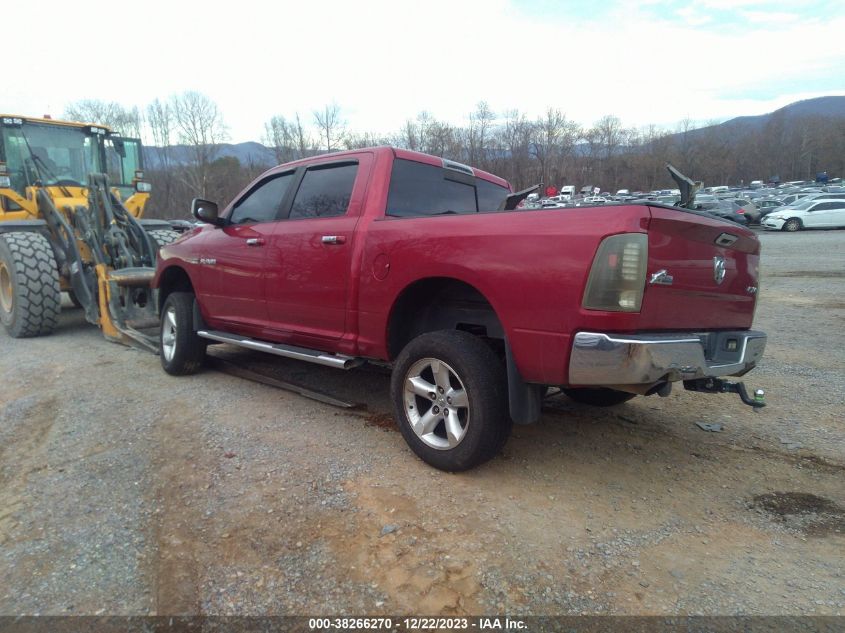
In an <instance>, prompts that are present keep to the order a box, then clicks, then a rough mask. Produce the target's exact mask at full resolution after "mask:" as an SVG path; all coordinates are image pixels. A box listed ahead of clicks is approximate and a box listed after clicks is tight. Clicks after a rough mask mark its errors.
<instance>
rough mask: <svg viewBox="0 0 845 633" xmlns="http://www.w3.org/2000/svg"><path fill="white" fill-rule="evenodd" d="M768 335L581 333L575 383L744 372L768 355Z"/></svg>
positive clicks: (574, 358)
mask: <svg viewBox="0 0 845 633" xmlns="http://www.w3.org/2000/svg"><path fill="white" fill-rule="evenodd" d="M765 347H766V334H765V333H763V332H756V331H752V330H743V331H736V332H704V333H688V332H684V333H678V334H672V333H668V334H667V333H661V334H637V335H625V334H603V333H600V332H579V333H578V334H576V335H575V339H574V342H573V344H572V354H571V356H570V359H569V384H570V385H602V386H611V385H612V386H620V385H632V386H633V385H658V384H662V383H666V382H675V381H678V380H694V379H696V378H706V377H715V376H741V375H742V374H744V373H746V372H748V371H750V370H751V369H752V368H753V367H754V366H755V365H756V364H757V362H758V361H759V360H760V358H762V356H763V350H764V349H765Z"/></svg>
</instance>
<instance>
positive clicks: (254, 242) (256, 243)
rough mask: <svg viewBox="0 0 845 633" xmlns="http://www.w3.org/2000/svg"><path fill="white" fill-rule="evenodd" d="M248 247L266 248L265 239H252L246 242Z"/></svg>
mask: <svg viewBox="0 0 845 633" xmlns="http://www.w3.org/2000/svg"><path fill="white" fill-rule="evenodd" d="M246 245H247V246H264V238H261V237H251V238H249V239H248V240H247V241H246Z"/></svg>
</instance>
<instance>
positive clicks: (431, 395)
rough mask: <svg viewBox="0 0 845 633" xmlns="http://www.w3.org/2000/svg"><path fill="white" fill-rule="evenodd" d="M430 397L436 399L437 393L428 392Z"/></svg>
mask: <svg viewBox="0 0 845 633" xmlns="http://www.w3.org/2000/svg"><path fill="white" fill-rule="evenodd" d="M428 397H429V398H431V399H432V400H434V399H435V398H436V397H437V394H436V393H434V392H433V391H432V392H431V393H430V394H428Z"/></svg>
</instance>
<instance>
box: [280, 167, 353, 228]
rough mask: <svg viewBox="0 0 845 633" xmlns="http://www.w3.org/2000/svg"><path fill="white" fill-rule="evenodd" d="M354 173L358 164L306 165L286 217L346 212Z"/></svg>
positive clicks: (322, 216)
mask: <svg viewBox="0 0 845 633" xmlns="http://www.w3.org/2000/svg"><path fill="white" fill-rule="evenodd" d="M357 174H358V163H344V164H336V163H335V164H329V165H315V166H313V167H309V168H308V170H307V171H306V172H305V175H304V176H303V178H302V183H301V184H300V185H299V189H298V190H297V192H296V197H295V198H294V200H293V206H292V207H291V210H290V219H291V220H296V219H301V218H326V217H336V216H339V215H346V210H347V209H348V208H349V201H350V200H351V199H352V188H353V186H354V185H355V176H356V175H357Z"/></svg>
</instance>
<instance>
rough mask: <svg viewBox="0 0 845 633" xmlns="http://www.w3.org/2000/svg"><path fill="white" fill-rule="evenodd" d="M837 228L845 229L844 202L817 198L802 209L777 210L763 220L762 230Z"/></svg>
mask: <svg viewBox="0 0 845 633" xmlns="http://www.w3.org/2000/svg"><path fill="white" fill-rule="evenodd" d="M837 227H845V200H830V199H824V198H819V199H817V200H813V201H811V202H810V204H805V205H802V208H792V209H789V208H784V209H779V210H777V211H772V212H771V213H770V214H769V215H767V216H766V217H764V218H763V228H766V229H774V230H778V231H800V230H801V229H833V228H837Z"/></svg>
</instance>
